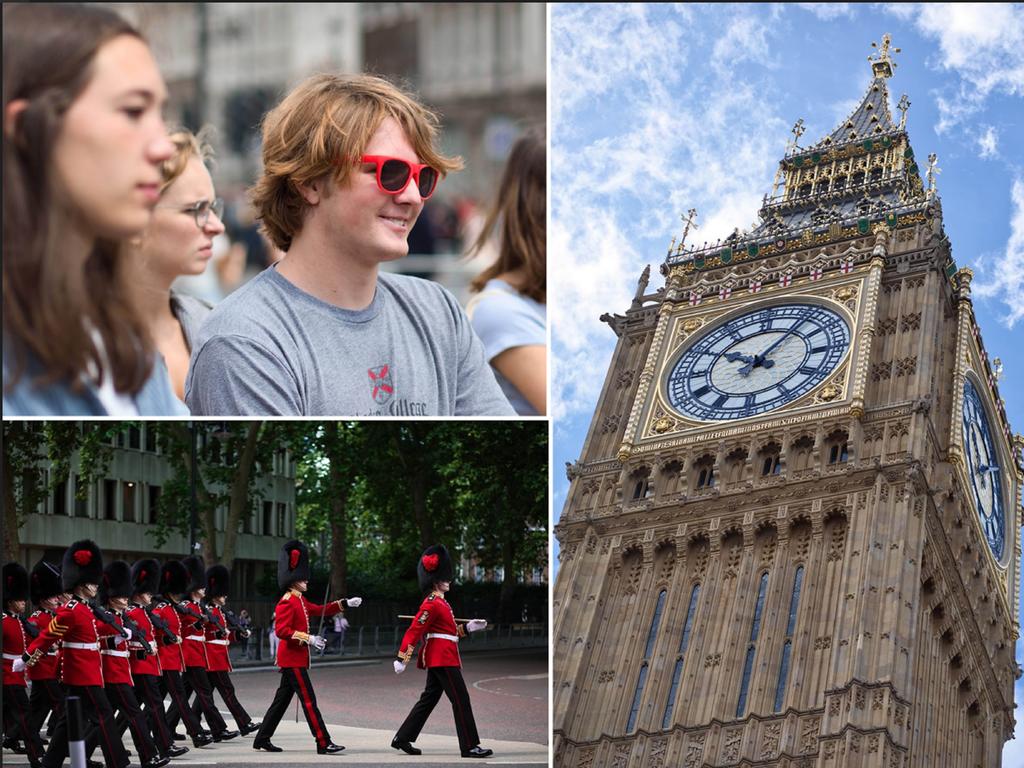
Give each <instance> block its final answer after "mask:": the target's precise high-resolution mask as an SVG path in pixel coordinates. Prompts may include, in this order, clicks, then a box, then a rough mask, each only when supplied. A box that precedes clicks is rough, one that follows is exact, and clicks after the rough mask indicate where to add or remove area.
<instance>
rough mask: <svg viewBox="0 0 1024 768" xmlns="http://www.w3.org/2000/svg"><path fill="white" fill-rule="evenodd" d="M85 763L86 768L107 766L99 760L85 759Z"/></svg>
mask: <svg viewBox="0 0 1024 768" xmlns="http://www.w3.org/2000/svg"><path fill="white" fill-rule="evenodd" d="M85 765H86V768H107V767H106V766H105V765H104V764H103V763H101V762H100V761H99V760H86V761H85Z"/></svg>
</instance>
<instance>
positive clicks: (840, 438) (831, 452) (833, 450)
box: [825, 429, 850, 464]
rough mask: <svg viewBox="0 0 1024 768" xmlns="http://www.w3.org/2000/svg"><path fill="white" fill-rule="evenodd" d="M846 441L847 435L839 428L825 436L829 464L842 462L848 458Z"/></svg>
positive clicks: (848, 452) (847, 439)
mask: <svg viewBox="0 0 1024 768" xmlns="http://www.w3.org/2000/svg"><path fill="white" fill-rule="evenodd" d="M848 441H849V435H848V434H847V433H846V432H845V431H844V430H841V429H837V430H835V431H834V432H832V433H831V434H830V435H829V436H828V437H827V438H825V445H826V446H827V447H828V463H829V464H843V463H845V462H846V461H847V460H848V459H849V458H850V451H849V445H848Z"/></svg>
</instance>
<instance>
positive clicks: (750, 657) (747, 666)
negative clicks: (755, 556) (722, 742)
mask: <svg viewBox="0 0 1024 768" xmlns="http://www.w3.org/2000/svg"><path fill="white" fill-rule="evenodd" d="M767 591H768V572H767V571H765V572H764V573H762V574H761V584H760V585H759V586H758V588H757V603H756V604H755V605H754V622H753V624H752V625H751V627H750V642H749V643H747V658H746V660H745V661H744V662H743V682H742V683H741V684H740V699H739V701H738V702H737V703H736V717H743V713H744V712H746V710H747V692H748V691H749V689H750V675H751V673H752V672H753V670H754V653H755V652H756V651H757V636H758V635H759V634H761V613H762V612H763V611H764V596H765V593H766V592H767Z"/></svg>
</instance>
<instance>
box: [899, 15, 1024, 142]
mask: <svg viewBox="0 0 1024 768" xmlns="http://www.w3.org/2000/svg"><path fill="white" fill-rule="evenodd" d="M891 12H892V13H895V14H896V15H897V16H899V17H900V18H902V19H904V20H908V21H912V22H913V23H914V25H915V26H916V27H917V29H918V31H919V32H921V34H923V35H924V36H925V37H929V38H932V39H934V40H936V41H937V42H938V45H939V50H938V53H937V59H938V60H937V64H938V66H939V67H941V68H942V69H947V70H952V71H955V72H956V73H957V74H958V75H959V77H960V78H961V80H960V84H959V88H957V89H956V90H955V92H949V93H942V94H939V95H938V96H937V98H936V103H937V105H938V107H939V115H940V119H939V123H938V125H936V127H935V130H936V132H937V133H940V134H941V133H943V132H945V131H947V130H949V129H950V128H952V127H954V126H956V125H958V124H959V123H961V122H963V121H964V120H966V119H967V118H969V117H970V116H971V115H973V114H975V113H977V112H978V111H980V110H981V109H982V108H983V107H984V105H985V101H986V99H988V97H989V95H990V94H992V93H993V92H996V93H1006V94H1011V95H1024V10H1022V8H1021V6H1020V5H1018V4H1014V3H970V4H968V3H919V4H915V5H913V6H909V5H895V6H892V8H891Z"/></svg>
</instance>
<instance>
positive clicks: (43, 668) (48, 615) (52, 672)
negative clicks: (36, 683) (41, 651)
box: [28, 608, 60, 680]
mask: <svg viewBox="0 0 1024 768" xmlns="http://www.w3.org/2000/svg"><path fill="white" fill-rule="evenodd" d="M56 615H57V614H56V613H54V612H53V611H48V610H46V609H45V608H44V609H43V610H41V611H36V612H35V613H33V614H32V615H31V616H29V617H28V620H29V621H31V622H32V623H33V624H35V625H36V626H37V627H39V631H40V632H42V631H43V630H44V629H46V628H47V627H48V626H50V622H51V621H53V619H54V617H55V616H56ZM59 676H60V643H57V644H56V645H54V646H52V647H51V648H50V649H49V650H48V651H47V652H46V654H45V655H44V656H43V657H42V658H41V659H39V661H37V662H36V663H35V664H33V665H32V666H31V667H29V668H28V679H29V680H56V679H57V678H58V677H59Z"/></svg>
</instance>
